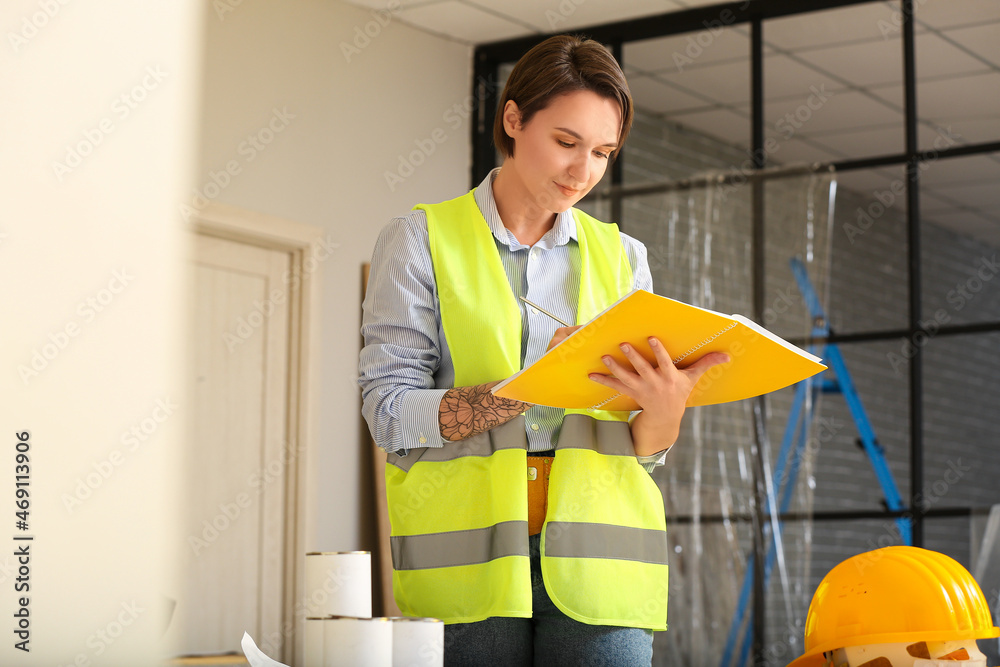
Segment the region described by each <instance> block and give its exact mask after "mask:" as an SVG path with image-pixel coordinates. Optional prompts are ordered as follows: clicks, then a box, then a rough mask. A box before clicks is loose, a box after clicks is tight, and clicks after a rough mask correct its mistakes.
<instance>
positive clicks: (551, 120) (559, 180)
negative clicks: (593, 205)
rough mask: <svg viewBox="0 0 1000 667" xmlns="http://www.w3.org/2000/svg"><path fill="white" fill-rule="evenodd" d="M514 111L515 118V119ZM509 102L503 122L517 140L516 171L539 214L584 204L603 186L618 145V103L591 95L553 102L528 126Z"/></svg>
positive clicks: (573, 95)
mask: <svg viewBox="0 0 1000 667" xmlns="http://www.w3.org/2000/svg"><path fill="white" fill-rule="evenodd" d="M511 111H513V113H511ZM518 118H519V114H518V112H517V106H516V105H515V104H514V103H513V102H508V103H507V107H506V109H505V114H504V121H505V126H506V129H507V132H508V134H510V136H511V138H513V139H514V155H513V156H511V157H509V158H507V160H506V161H505V163H504V164H505V165H510V166H512V167H513V168H514V172H515V173H516V174H517V175H518V177H519V179H520V180H521V181H522V183H523V185H524V187H525V189H526V190H527V191H528V193H529V196H530V197H531V198H532V199H533V200H534V202H535V203H536V204H537V205H538V206H539V207H541V208H543V209H545V210H547V211H550V212H552V213H560V212H562V211H565V210H566V209H568V208H569V207H571V206H573V205H574V204H576V202H578V201H580V199H582V198H583V197H584V195H586V194H587V193H588V192H590V190H591V188H593V187H594V186H595V185H597V182H598V181H600V180H601V177H602V176H603V175H604V172H605V170H606V169H607V168H608V158H609V156H610V154H611V152H612V151H613V150H615V148H616V147H617V145H618V130H619V128H620V127H621V111H620V110H619V109H618V104H617V103H615V102H614V101H612V100H610V99H608V98H606V97H601V96H600V95H598V94H597V93H595V92H593V91H589V90H578V91H574V92H572V93H567V94H565V95H560V96H559V97H556V98H555V99H553V100H552V101H551V102H550V103H549V105H548V106H547V107H545V108H544V109H542V110H541V111H538V112H536V113H535V115H534V116H532V117H531V120H529V121H528V123H527V124H525V125H522V124H521V123H520V122H519V121H518V120H517V119H518Z"/></svg>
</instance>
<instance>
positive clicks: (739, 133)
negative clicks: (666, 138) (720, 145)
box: [668, 109, 750, 147]
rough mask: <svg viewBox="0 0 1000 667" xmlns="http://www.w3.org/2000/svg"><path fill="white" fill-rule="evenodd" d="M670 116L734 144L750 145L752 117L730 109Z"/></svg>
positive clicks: (694, 128) (683, 123)
mask: <svg viewBox="0 0 1000 667" xmlns="http://www.w3.org/2000/svg"><path fill="white" fill-rule="evenodd" d="M668 118H669V119H670V120H672V121H674V122H676V123H678V124H679V125H683V126H684V127H689V128H691V129H693V130H698V131H699V132H702V133H703V134H707V135H708V136H710V137H715V138H717V139H720V140H721V141H724V142H726V143H727V144H731V145H734V146H742V147H747V146H749V145H750V119H749V117H747V116H744V115H741V114H738V113H736V112H735V111H732V110H730V109H713V110H711V111H698V112H694V113H682V114H673V115H670V116H668Z"/></svg>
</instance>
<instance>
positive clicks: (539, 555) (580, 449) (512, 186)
mask: <svg viewBox="0 0 1000 667" xmlns="http://www.w3.org/2000/svg"><path fill="white" fill-rule="evenodd" d="M631 123H632V101H631V97H630V95H629V91H628V86H627V84H626V82H625V78H624V75H623V74H622V72H621V69H620V68H619V66H618V64H617V63H616V62H615V60H614V59H613V58H612V57H611V56H610V55H609V54H608V52H607V50H605V49H604V48H603V47H602V46H601V45H600V44H599V43H597V42H594V41H591V40H584V39H579V38H576V37H570V36H557V37H553V38H550V39H548V40H546V41H544V42H543V43H541V44H539V45H538V46H536V47H535V48H533V49H532V50H531V51H529V52H528V53H527V54H526V55H525V56H524V57H523V58H522V59H521V60H520V61H519V62H518V63H517V65H516V66H515V68H514V70H513V71H512V72H511V75H510V78H509V79H508V81H507V84H506V88H505V90H504V93H503V95H502V97H501V101H500V113H498V115H497V118H496V122H495V126H494V141H495V143H496V145H497V148H498V149H499V150H500V151H501V152H502V154H503V155H504V161H503V164H502V166H501V167H499V168H498V169H495V170H493V171H492V172H491V173H490V174H489V176H487V178H486V179H484V180H483V182H482V183H481V184H480V185H479V187H478V188H476V189H475V190H473V191H472V192H470V193H468V194H466V195H464V196H462V197H459V198H457V199H454V200H451V201H448V202H442V203H440V204H435V205H430V206H425V205H421V206H418V207H417V208H416V209H415V210H414V211H413V212H411V213H410V214H408V215H406V216H404V217H401V218H396V219H394V220H392V221H391V222H390V223H389V225H387V226H386V228H385V229H384V230H383V231H382V234H381V235H380V237H379V240H378V242H377V244H376V248H375V252H374V255H373V259H372V271H371V283H370V285H369V288H368V294H367V297H366V300H365V317H364V323H363V326H362V333H363V334H364V337H365V347H364V349H363V351H362V353H361V365H360V373H361V377H360V384H361V385H362V387H363V389H364V414H365V418H366V419H367V420H368V423H369V425H370V427H371V431H372V433H373V435H374V437H375V440H376V442H377V443H378V444H379V445H380V446H381V447H382V448H383V449H385V450H386V451H387V452H389V456H388V464H389V465H388V466H387V472H386V481H387V495H388V497H389V513H390V519H391V523H392V535H393V537H392V550H393V569H394V572H393V584H394V586H393V588H394V594H395V596H396V599H397V602H398V603H399V605H400V608H401V609H402V610H403V612H404V613H406V614H408V615H417V616H432V617H436V618H441V619H442V620H444V621H445V623H446V624H447V625H446V632H445V636H446V641H445V662H446V664H454V665H478V664H482V665H525V664H532V663H533V662H534V664H539V665H559V664H566V665H582V664H600V665H630V666H631V665H641V664H647V665H648V664H650V662H651V659H652V630H656V629H665V627H666V590H667V571H666V533H665V521H664V517H663V503H662V497H661V495H660V492H659V490H658V488H657V486H656V484H655V483H654V482H652V480H651V479H650V477H649V474H648V471H649V470H651V469H652V467H653V466H655V465H657V464H659V463H662V460H663V455H664V454H665V452H666V450H667V449H669V448H670V446H671V445H673V443H674V440H675V439H676V438H677V435H678V432H679V429H680V422H681V417H682V416H683V413H684V405H685V402H686V400H687V397H688V394H689V393H690V391H691V389H692V387H693V386H694V384H695V383H696V382H697V380H698V378H699V377H700V376H701V374H702V373H704V372H705V371H706V370H707V369H708V368H709V367H711V366H712V365H714V364H716V363H720V362H724V361H726V356H725V355H721V354H713V355H708V356H706V357H705V358H703V359H701V360H699V361H698V362H697V363H695V364H694V365H693V366H691V367H689V368H687V369H684V370H679V369H677V368H675V367H674V366H673V364H672V363H671V362H670V356H669V353H668V351H667V350H666V349H664V347H663V345H662V344H660V343H659V341H657V340H656V339H654V338H650V345H651V347H652V349H653V351H654V353H655V356H656V362H655V363H654V364H650V363H648V362H647V361H646V360H645V359H644V358H643V357H642V356H640V355H639V354H638V353H636V351H635V350H634V349H632V348H631V347H629V346H627V345H623V346H622V349H623V352H624V354H625V356H626V358H627V359H628V360H629V361H630V362H631V367H625V366H623V365H620V364H618V363H616V362H615V361H614V360H613V359H611V357H606V358H605V364H606V365H607V367H608V373H607V374H594V375H592V376H591V377H590V381H593V382H598V383H600V384H603V385H606V386H608V387H612V388H613V389H615V390H617V391H619V392H621V393H623V394H626V395H628V396H630V397H632V398H633V399H635V401H636V402H637V403H638V404H639V405H640V406H641V407H642V410H641V411H639V412H638V414H636V415H634V416H631V418H630V415H629V414H628V413H616V412H605V411H593V410H588V411H564V410H561V409H555V408H548V407H542V406H531V405H527V404H524V403H520V402H517V401H511V400H507V399H502V398H498V397H496V396H493V395H492V394H491V393H490V391H489V389H490V388H491V387H492V386H493V385H494V384H496V383H497V382H498V381H500V380H502V379H503V378H505V377H508V376H509V375H511V374H512V373H514V372H516V371H517V370H519V369H520V368H522V367H524V366H525V365H528V364H530V363H532V362H533V361H534V360H536V359H537V358H538V357H540V356H541V355H542V354H544V353H545V351H546V350H547V349H548V348H549V347H551V346H552V345H555V344H557V343H559V342H560V341H561V340H562V339H564V338H565V337H566V336H568V335H569V334H570V333H572V331H574V330H575V329H576V327H558V325H557V324H556V323H555V322H554V321H553V320H551V319H550V318H549V317H548V316H547V315H545V314H544V313H542V312H540V311H538V310H536V309H534V308H533V307H531V306H526V305H525V303H524V302H523V301H521V299H519V298H518V297H524V298H526V299H527V300H528V301H531V302H534V303H537V304H539V305H541V306H542V307H543V308H545V310H548V311H549V312H551V313H553V314H555V315H556V316H558V317H560V318H561V319H563V320H564V321H567V322H576V323H578V325H579V324H580V323H583V322H586V321H588V320H589V319H591V318H592V317H593V316H594V315H596V314H597V313H599V312H600V311H601V310H603V309H604V308H605V307H607V306H608V305H610V304H611V303H613V302H614V301H615V300H617V299H618V298H620V297H621V296H623V295H624V294H627V293H628V292H629V291H631V290H632V289H646V290H652V280H651V277H650V273H649V267H648V265H647V262H646V252H645V248H644V247H643V246H642V244H641V243H639V242H637V241H636V240H634V239H632V238H630V237H628V236H626V235H625V234H621V233H620V232H619V231H618V229H617V227H616V226H615V225H608V224H604V223H601V222H599V221H597V220H594V219H593V218H591V217H590V216H588V215H586V214H584V213H582V212H581V211H579V210H577V209H574V208H572V207H573V205H574V204H576V203H577V202H578V201H579V200H580V199H581V198H583V197H584V196H585V195H586V194H587V193H588V192H590V190H591V189H592V188H593V187H594V186H595V185H596V184H597V183H598V181H600V179H601V177H602V176H603V175H604V173H605V171H606V170H607V167H608V164H609V163H610V161H611V160H613V159H614V157H615V155H616V154H617V152H618V151H619V150H621V146H622V144H623V143H624V142H625V139H626V137H627V136H628V132H629V129H630V127H631ZM581 380H582V381H587V379H585V378H582V379H581Z"/></svg>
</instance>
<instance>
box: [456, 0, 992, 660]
mask: <svg viewBox="0 0 1000 667" xmlns="http://www.w3.org/2000/svg"><path fill="white" fill-rule="evenodd" d="M881 1H882V0H741V1H739V2H728V3H720V4H716V5H711V6H707V7H697V8H692V9H686V10H681V11H675V12H667V13H664V14H659V15H655V16H649V17H644V18H640V19H630V20H626V21H619V22H614V23H607V24H602V25H596V26H590V27H587V28H581V29H578V30H574V31H572V32H574V33H579V34H585V35H587V36H589V37H591V38H593V39H595V40H598V41H600V42H602V43H604V44H605V45H607V46H609V48H610V49H611V51H612V53H613V54H614V55H615V57H616V58H617V59H618V61H619V62H621V61H622V49H623V45H624V44H625V43H627V42H634V41H640V40H645V39H652V38H656V37H666V36H669V35H676V34H683V33H688V32H695V31H698V30H702V29H703V28H704V27H705V26H706V25H709V24H710V22H713V21H717V20H718V18H719V16H720V15H724V16H726V18H727V19H729V18H732V19H733V20H732V21H727V24H726V25H727V27H732V26H735V25H740V24H749V25H750V28H751V53H750V74H751V91H752V101H751V109H752V114H751V123H752V125H751V127H752V134H751V148H750V158H751V160H752V162H753V170H752V172H751V173H750V174H742V175H741V176H740V178H741V179H742V178H747V180H748V181H750V183H751V185H752V188H753V191H752V197H753V198H752V211H753V220H752V225H753V227H752V230H753V235H752V239H753V241H752V261H753V267H752V277H753V308H754V316H755V319H756V320H757V321H758V322H760V321H763V317H762V315H763V312H764V307H765V306H764V302H765V293H764V275H765V273H764V272H765V268H766V267H765V264H764V247H765V246H764V243H765V224H764V183H765V181H766V180H768V179H772V178H781V177H782V174H781V173H771V172H770V171H765V170H766V169H767V164H766V158H767V151H766V150H765V148H764V143H765V135H764V123H765V121H764V56H763V47H764V41H763V34H764V26H765V22H766V21H767V20H769V19H775V18H780V17H786V16H793V15H802V14H809V13H814V12H819V11H823V10H828V9H837V8H844V7H849V6H853V5H864V4H874V3H877V2H881ZM898 1H899V3H900V9H901V14H902V36H903V39H902V48H903V77H902V80H903V87H904V106H905V108H904V132H905V147H904V152H903V153H898V154H892V155H882V156H876V157H869V158H864V159H852V160H843V161H839V162H833V163H829V164H828V165H826V166H830V167H833V168H834V169H835V170H836V171H839V172H844V171H854V170H861V169H873V168H877V167H886V166H902V167H904V168H905V170H906V177H907V178H906V204H907V206H906V240H907V280H908V290H909V299H908V304H907V327H906V328H905V329H893V330H875V331H862V332H856V333H851V334H847V335H837V334H835V333H831V335H830V336H829V337H827V338H826V339H825V341H827V342H832V343H841V342H843V343H860V342H872V341H880V340H887V339H899V338H908V339H909V340H915V336H917V335H920V334H924V335H926V334H927V332H926V331H925V330H924V329H923V328H922V327H921V324H920V322H921V320H922V312H921V310H922V305H921V297H922V291H921V273H922V268H921V248H920V241H921V229H920V224H921V217H920V173H921V164H922V163H925V162H930V161H934V160H937V159H949V158H956V157H962V156H971V155H981V154H989V153H996V152H1000V141H994V142H987V143H978V144H974V145H965V146H959V147H954V148H950V149H944V150H929V151H921V150H920V148H919V145H918V141H917V127H918V116H917V80H916V44H915V36H914V22H913V11H914V1H915V0H898ZM917 1H919V0H917ZM724 12H726V13H725V14H724ZM552 34H556V33H552ZM549 36H550V35H548V34H545V35H531V36H529V37H522V38H518V39H512V40H505V41H499V42H492V43H488V44H482V45H479V46H477V47H476V49H475V53H474V71H473V84H472V95H473V100H474V108H473V118H474V119H475V122H474V123H472V128H471V130H472V168H471V179H470V186H471V187H475V186H476V185H477V184H478V183H479V182H480V181H481V180H482V179H483V178H485V176H486V174H487V173H489V171H490V170H491V169H492V168H494V167H495V166H496V153H495V150H494V147H493V143H492V136H493V132H492V131H493V120H494V113H495V111H494V110H495V109H496V108H497V103H498V100H499V97H500V93H501V91H500V90H499V89H498V87H497V85H496V82H497V81H498V80H499V69H500V67H501V66H502V65H503V64H507V63H512V62H515V61H516V60H517V59H518V58H520V57H521V55H523V54H524V53H525V52H526V51H527V50H528V49H530V48H531V47H532V46H534V45H535V44H537V43H538V42H540V41H542V40H543V39H545V38H547V37H549ZM627 159H628V151H627V148H626V149H623V151H622V153H621V154H620V155H619V157H618V159H617V160H616V161H615V163H614V165H613V166H612V170H611V187H610V190H609V197H610V200H611V213H612V219H614V220H616V221H621V219H622V218H621V212H622V201H623V199H624V198H625V197H628V196H632V195H636V194H651V193H654V192H659V191H662V192H666V191H668V190H671V189H675V188H676V187H677V184H671V183H665V184H662V185H643V186H638V187H632V188H630V187H627V186H624V185H623V172H622V165H623V161H624V160H627ZM995 332H1000V321H990V322H978V323H972V324H962V325H942V326H941V327H940V328H939V329H937V330H936V332H935V333H934V335H935V336H953V335H961V334H977V333H995ZM793 342H796V343H798V344H804V343H809V342H816V343H821V342H824V340H820V339H813V340H799V341H793ZM762 401H763V399H758V401H757V402H756V403H755V406H754V408H755V409H754V413H755V421H756V422H757V423H756V425H755V426H756V428H755V432H756V434H757V442H756V443H755V444H756V446H755V447H753V449H752V453H753V455H754V459H755V460H754V465H753V473H754V497H755V503H754V504H755V507H754V508H753V511H752V512H750V513H746V514H741V515H737V516H733V515H729V516H728V517H725V518H723V517H721V516H712V515H702V516H698V517H692V516H682V517H674V518H673V519H672V523H675V524H685V523H692V522H693V521H694V520H695V519H697V521H699V522H702V523H709V522H715V521H723V520H730V521H732V520H742V521H746V522H749V523H750V524H751V525H752V530H753V533H754V535H753V551H754V555H755V558H754V563H755V576H754V582H755V586H754V594H753V612H754V618H755V619H763V618H764V597H765V591H764V589H763V585H762V584H761V582H762V581H763V580H764V576H763V560H764V559H763V558H761V555H762V554H763V553H764V548H765V544H764V532H763V526H765V525H766V524H767V522H768V520H769V519H770V516H769V515H768V514H767V513H766V511H765V508H766V506H767V505H766V503H765V502H764V497H765V491H764V486H763V484H764V478H763V468H762V466H763V461H762V458H761V456H760V455H759V452H760V439H761V438H762V437H763V416H762V415H763V412H764V411H763V404H762ZM923 402H924V394H923V353H922V348H921V347H920V346H915V350H914V351H913V356H912V358H911V359H910V366H909V426H910V428H909V435H910V443H909V444H910V448H909V450H910V451H909V454H910V461H909V463H910V497H909V499H908V501H909V502H908V509H906V510H904V511H896V512H892V511H888V510H887V509H886V510H881V511H880V510H872V511H849V512H848V511H819V512H813V513H811V514H808V515H803V514H799V513H786V514H782V515H780V516H779V517H778V518H779V519H780V520H782V521H801V520H805V519H811V520H814V521H834V520H863V519H886V520H892V519H896V518H900V517H903V518H906V519H908V520H909V522H910V523H911V525H912V537H913V544H914V545H915V546H923V544H924V519H925V518H927V517H934V518H943V517H962V516H971V515H973V514H977V513H979V512H981V511H983V508H974V507H941V508H927V507H925V506H924V504H923V503H921V502H920V499H921V498H922V497H923V494H924V465H923V463H924V452H923V444H924V443H923ZM753 635H754V637H753V655H758V656H759V655H762V652H763V648H764V623H758V622H754V632H753Z"/></svg>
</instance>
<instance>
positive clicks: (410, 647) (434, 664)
mask: <svg viewBox="0 0 1000 667" xmlns="http://www.w3.org/2000/svg"><path fill="white" fill-rule="evenodd" d="M389 620H391V621H392V667H442V665H444V623H442V622H441V621H439V620H438V619H436V618H408V617H404V616H394V617H392V618H390V619H389Z"/></svg>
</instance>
